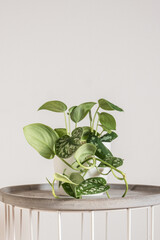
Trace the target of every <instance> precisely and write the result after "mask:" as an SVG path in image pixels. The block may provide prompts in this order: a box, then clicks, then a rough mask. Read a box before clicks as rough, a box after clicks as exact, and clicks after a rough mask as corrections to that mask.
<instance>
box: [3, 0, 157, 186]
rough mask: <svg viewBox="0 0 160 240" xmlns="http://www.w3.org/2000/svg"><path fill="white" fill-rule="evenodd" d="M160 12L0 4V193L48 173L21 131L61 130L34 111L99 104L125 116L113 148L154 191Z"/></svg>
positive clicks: (130, 174)
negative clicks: (57, 103) (54, 103)
mask: <svg viewBox="0 0 160 240" xmlns="http://www.w3.org/2000/svg"><path fill="white" fill-rule="evenodd" d="M159 12H160V1H158V0H134V1H126V0H121V1H119V0H113V1H109V0H101V1H98V0H81V1H77V0H68V1H66V0H59V1H56V0H53V1H49V0H45V1H44V0H39V1H37V0H32V1H31V0H28V1H23V0H21V1H20V0H14V1H11V0H5V1H2V0H1V1H0V83H1V86H0V102H1V104H0V123H1V124H0V133H1V134H0V136H1V138H0V152H1V158H0V187H3V186H6V185H13V184H27V183H40V182H44V181H45V177H46V176H48V177H51V176H52V173H53V167H52V165H53V164H52V161H49V160H45V159H43V158H42V157H40V156H39V155H38V154H37V153H36V152H35V151H34V150H33V149H31V147H30V146H29V145H28V144H27V143H26V141H25V139H24V136H23V132H22V128H23V126H24V125H26V124H29V123H32V122H42V123H45V124H48V125H51V126H52V127H58V126H61V124H62V123H63V116H61V114H59V115H58V114H54V113H51V112H47V111H46V112H44V111H42V112H37V111H36V110H37V109H38V107H39V106H40V105H41V104H43V103H44V102H46V101H48V100H54V99H59V100H62V101H64V102H66V103H67V104H68V106H71V105H73V104H79V103H81V102H84V101H96V100H97V99H99V98H101V97H103V98H106V99H108V100H110V101H112V102H113V103H115V104H117V105H119V106H120V107H122V108H124V110H125V112H124V113H117V114H116V117H117V132H118V134H119V139H118V140H117V141H115V143H114V144H113V151H114V153H115V154H116V155H117V156H120V157H123V158H125V164H124V171H125V172H126V173H127V179H128V182H129V183H145V184H156V185H160V177H159V167H160V163H159V146H160V141H159V132H160V124H159V122H160V113H159V102H160V94H159V90H160V71H159V65H160V46H159V42H160V15H159Z"/></svg>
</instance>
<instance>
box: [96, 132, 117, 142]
mask: <svg viewBox="0 0 160 240" xmlns="http://www.w3.org/2000/svg"><path fill="white" fill-rule="evenodd" d="M117 137H118V135H117V134H116V133H115V132H111V133H106V134H105V135H103V136H102V137H100V140H101V142H112V141H113V140H114V139H116V138H117Z"/></svg>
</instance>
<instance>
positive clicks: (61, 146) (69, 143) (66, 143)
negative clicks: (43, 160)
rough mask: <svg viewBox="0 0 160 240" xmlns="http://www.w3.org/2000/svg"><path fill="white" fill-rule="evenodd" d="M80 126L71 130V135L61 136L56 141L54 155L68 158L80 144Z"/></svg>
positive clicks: (81, 131)
mask: <svg viewBox="0 0 160 240" xmlns="http://www.w3.org/2000/svg"><path fill="white" fill-rule="evenodd" d="M82 134H83V129H82V128H76V129H74V131H73V132H72V136H71V137H70V136H68V135H65V136H62V137H61V138H59V139H58V140H57V141H56V145H55V150H56V155H57V156H58V157H60V158H69V157H70V156H72V154H73V153H74V152H75V151H76V150H77V149H78V148H79V146H80V145H81V142H80V140H81V137H82Z"/></svg>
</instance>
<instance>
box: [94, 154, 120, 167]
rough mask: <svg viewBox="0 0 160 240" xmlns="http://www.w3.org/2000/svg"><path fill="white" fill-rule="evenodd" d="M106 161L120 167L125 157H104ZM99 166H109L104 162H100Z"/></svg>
mask: <svg viewBox="0 0 160 240" xmlns="http://www.w3.org/2000/svg"><path fill="white" fill-rule="evenodd" d="M103 160H104V161H105V162H106V163H109V164H110V165H112V166H113V167H115V168H118V167H120V166H122V165H123V159H121V158H117V157H107V158H106V159H103ZM98 167H107V166H106V165H105V164H104V163H100V164H99V166H98Z"/></svg>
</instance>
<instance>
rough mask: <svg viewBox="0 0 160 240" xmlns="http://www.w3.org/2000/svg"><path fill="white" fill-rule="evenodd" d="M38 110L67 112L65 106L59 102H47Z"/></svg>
mask: <svg viewBox="0 0 160 240" xmlns="http://www.w3.org/2000/svg"><path fill="white" fill-rule="evenodd" d="M38 110H49V111H52V112H65V111H66V110H67V106H66V104H64V103H63V102H61V101H49V102H46V103H45V104H43V105H42V106H41V107H40V108H39V109H38Z"/></svg>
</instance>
